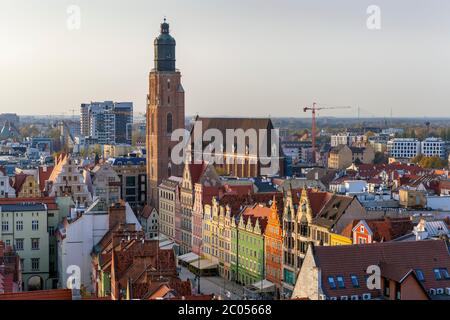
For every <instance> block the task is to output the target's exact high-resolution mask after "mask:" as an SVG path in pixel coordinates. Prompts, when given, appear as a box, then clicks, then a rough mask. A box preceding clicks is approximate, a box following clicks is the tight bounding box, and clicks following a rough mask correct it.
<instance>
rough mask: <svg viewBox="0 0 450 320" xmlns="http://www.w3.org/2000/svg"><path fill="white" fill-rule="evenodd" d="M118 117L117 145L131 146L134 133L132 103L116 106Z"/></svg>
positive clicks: (115, 110) (117, 104)
mask: <svg viewBox="0 0 450 320" xmlns="http://www.w3.org/2000/svg"><path fill="white" fill-rule="evenodd" d="M114 114H115V116H116V119H115V125H116V143H117V144H131V138H132V132H133V104H132V103H130V102H118V103H115V105H114Z"/></svg>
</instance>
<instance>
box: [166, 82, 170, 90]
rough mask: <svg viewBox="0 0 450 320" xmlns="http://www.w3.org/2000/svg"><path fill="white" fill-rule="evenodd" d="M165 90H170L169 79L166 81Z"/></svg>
mask: <svg viewBox="0 0 450 320" xmlns="http://www.w3.org/2000/svg"><path fill="white" fill-rule="evenodd" d="M167 89H169V90H170V79H168V80H167Z"/></svg>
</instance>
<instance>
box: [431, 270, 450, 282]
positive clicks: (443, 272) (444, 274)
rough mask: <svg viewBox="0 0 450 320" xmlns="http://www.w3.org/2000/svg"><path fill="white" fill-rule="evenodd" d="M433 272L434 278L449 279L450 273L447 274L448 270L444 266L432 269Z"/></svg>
mask: <svg viewBox="0 0 450 320" xmlns="http://www.w3.org/2000/svg"><path fill="white" fill-rule="evenodd" d="M433 272H434V277H435V278H436V280H443V279H446V280H448V279H450V275H449V274H448V270H447V269H446V268H440V269H434V270H433Z"/></svg>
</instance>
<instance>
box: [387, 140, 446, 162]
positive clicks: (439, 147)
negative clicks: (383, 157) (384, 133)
mask: <svg viewBox="0 0 450 320" xmlns="http://www.w3.org/2000/svg"><path fill="white" fill-rule="evenodd" d="M387 150H388V152H389V155H390V156H391V157H394V158H400V159H411V158H414V157H415V156H417V155H419V154H423V155H424V156H426V157H432V156H439V157H441V158H444V157H445V142H444V141H442V139H440V138H427V139H425V140H424V141H422V142H420V141H419V140H417V139H414V138H403V139H400V138H396V139H392V140H390V141H388V143H387Z"/></svg>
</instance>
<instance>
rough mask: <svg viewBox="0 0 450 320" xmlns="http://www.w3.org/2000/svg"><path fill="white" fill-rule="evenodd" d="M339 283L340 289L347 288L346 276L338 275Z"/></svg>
mask: <svg viewBox="0 0 450 320" xmlns="http://www.w3.org/2000/svg"><path fill="white" fill-rule="evenodd" d="M337 283H338V286H339V289H344V288H345V284H344V278H343V277H342V276H338V277H337Z"/></svg>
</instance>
